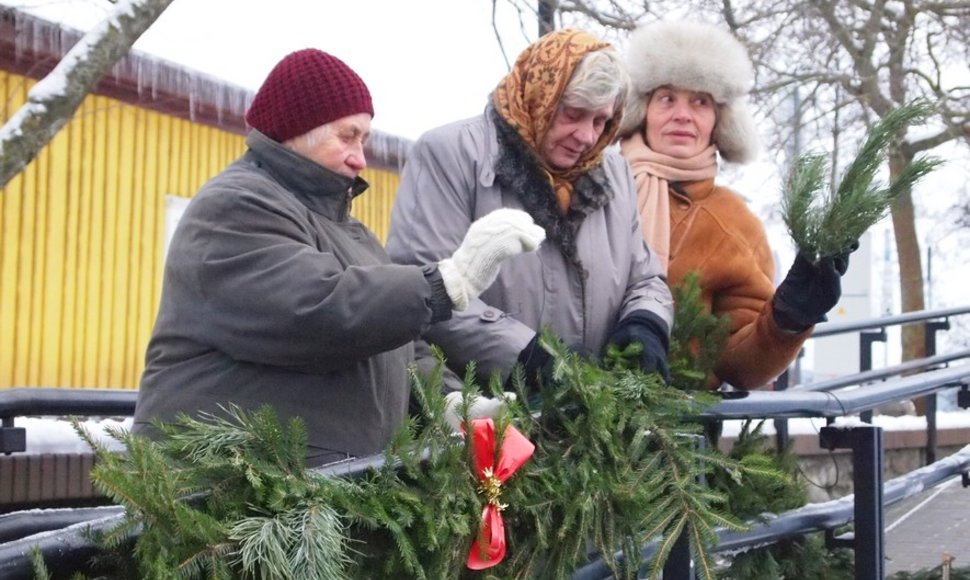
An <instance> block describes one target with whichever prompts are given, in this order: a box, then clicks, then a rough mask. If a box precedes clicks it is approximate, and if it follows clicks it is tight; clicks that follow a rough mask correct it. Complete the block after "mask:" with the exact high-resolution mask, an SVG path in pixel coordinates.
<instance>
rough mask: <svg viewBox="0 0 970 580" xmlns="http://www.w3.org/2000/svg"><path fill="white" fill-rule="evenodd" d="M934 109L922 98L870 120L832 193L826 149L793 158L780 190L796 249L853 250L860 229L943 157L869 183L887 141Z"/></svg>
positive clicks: (820, 252)
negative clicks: (828, 187) (890, 179)
mask: <svg viewBox="0 0 970 580" xmlns="http://www.w3.org/2000/svg"><path fill="white" fill-rule="evenodd" d="M932 112H933V107H932V105H931V104H930V103H929V102H927V101H922V100H920V101H915V102H913V103H911V104H908V105H905V106H902V107H899V108H897V109H895V110H893V111H891V112H890V113H889V114H887V115H886V116H885V117H884V118H883V119H882V120H881V121H880V122H879V123H877V124H876V125H875V126H873V128H872V130H871V131H870V133H869V135H868V136H867V138H866V141H865V143H864V144H863V145H862V147H861V149H860V150H859V152H858V153H857V155H856V157H855V159H854V160H853V161H852V163H851V164H850V165H849V167H848V168H847V169H846V171H845V172H844V173H843V174H842V178H841V180H840V181H839V185H838V188H837V189H836V191H835V192H834V193H832V192H828V191H826V190H825V189H826V188H825V183H826V179H825V176H826V174H827V173H828V163H827V160H826V156H825V155H821V154H805V155H802V156H800V157H798V158H797V159H796V160H795V162H794V163H793V164H792V168H791V170H790V172H789V175H788V178H787V182H786V186H785V191H784V193H783V196H782V213H783V216H784V221H785V225H786V226H787V227H788V231H789V234H790V235H791V237H792V240H793V241H794V242H795V246H796V247H797V248H798V251H799V252H800V253H802V254H803V255H805V256H806V257H807V258H809V259H810V260H811V261H813V262H814V261H817V260H818V259H820V258H824V257H833V256H838V255H840V254H844V253H846V252H848V251H851V249H852V245H853V244H854V243H855V242H857V241H858V240H859V238H860V237H861V236H862V234H864V233H865V232H866V230H868V229H869V228H870V227H871V226H872V225H873V224H875V223H876V222H878V221H879V220H881V219H882V218H883V217H885V216H886V214H887V212H888V211H889V208H890V206H891V205H892V203H893V201H894V200H895V199H896V197H897V196H898V195H899V194H900V193H901V192H903V191H908V190H909V189H910V188H912V186H913V185H914V184H915V183H916V182H918V181H919V180H920V179H921V178H922V177H924V176H925V175H926V174H928V173H930V172H931V171H933V170H934V169H935V168H936V167H937V166H939V165H940V164H941V163H942V161H941V160H939V159H936V158H932V157H925V156H924V157H918V158H916V159H914V160H913V162H912V163H910V165H909V166H908V167H906V169H905V170H904V171H903V172H902V174H901V175H899V176H898V177H897V178H896V179H895V181H893V182H892V183H891V184H890V185H888V186H880V185H878V184H873V180H874V178H875V175H876V173H877V171H878V170H879V168H880V166H881V165H882V163H883V162H884V161H885V157H886V151H887V149H888V148H889V146H890V145H891V144H892V143H893V142H894V141H895V140H897V139H898V138H899V136H900V135H901V134H902V133H903V132H904V131H905V129H906V127H908V126H909V125H911V124H913V123H915V122H918V121H922V120H924V119H926V118H927V117H928V116H929V115H930V114H931V113H932Z"/></svg>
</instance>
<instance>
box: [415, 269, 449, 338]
mask: <svg viewBox="0 0 970 580" xmlns="http://www.w3.org/2000/svg"><path fill="white" fill-rule="evenodd" d="M421 273H422V274H424V278H425V280H427V281H428V285H430V286H431V297H430V298H428V299H427V300H426V302H427V304H428V308H430V309H431V324H434V323H435V322H441V321H443V320H449V319H451V298H449V297H448V290H447V289H446V288H445V281H444V279H443V278H442V277H441V272H440V271H439V270H438V265H437V264H428V265H427V266H424V267H423V268H421Z"/></svg>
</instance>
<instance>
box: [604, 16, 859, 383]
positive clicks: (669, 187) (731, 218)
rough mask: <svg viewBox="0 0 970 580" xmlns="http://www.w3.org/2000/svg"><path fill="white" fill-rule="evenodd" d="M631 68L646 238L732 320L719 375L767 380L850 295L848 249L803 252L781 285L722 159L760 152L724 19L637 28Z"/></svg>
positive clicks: (629, 132)
mask: <svg viewBox="0 0 970 580" xmlns="http://www.w3.org/2000/svg"><path fill="white" fill-rule="evenodd" d="M627 68H628V70H629V72H630V76H631V77H632V80H633V88H634V95H633V97H632V98H631V100H630V101H629V102H628V103H627V113H626V115H625V117H624V121H623V126H622V127H621V128H620V136H621V141H620V147H621V151H622V154H623V156H624V157H626V159H627V160H628V161H629V162H630V165H631V167H632V168H633V173H634V176H635V178H636V184H637V193H638V206H639V211H640V217H641V226H642V227H643V236H644V239H645V240H646V241H647V243H648V244H649V245H650V247H651V248H653V250H654V251H655V253H656V255H657V256H658V258H659V259H660V260H661V261H662V262H663V263H664V265H665V266H666V268H667V272H668V281H669V282H670V284H671V285H672V286H676V285H678V284H680V283H681V282H682V281H683V280H684V278H685V276H686V275H687V274H688V273H690V272H692V271H696V272H698V273H699V274H700V286H701V297H702V300H703V301H704V302H705V303H706V305H707V307H708V308H709V309H710V311H711V312H713V313H714V314H715V315H718V316H728V317H730V336H729V338H728V343H727V346H726V348H725V349H724V351H723V352H722V354H721V357H720V359H719V360H718V362H717V365H716V367H715V369H714V376H712V377H710V380H709V384H710V386H711V387H716V386H718V385H720V384H721V382H727V383H730V384H731V385H733V386H735V387H739V388H745V389H747V388H757V387H761V386H764V385H765V384H766V383H768V382H769V381H771V380H772V379H774V378H775V377H777V376H778V375H779V374H781V372H782V371H784V370H785V368H786V367H787V366H788V365H789V364H790V363H791V362H792V360H794V358H795V356H796V355H797V354H798V351H799V349H800V348H801V346H802V343H804V342H805V340H806V339H807V338H808V336H809V335H810V334H811V331H812V328H813V327H814V325H815V323H816V322H819V321H822V320H824V319H825V313H826V312H828V311H829V310H830V309H831V308H832V307H833V306H835V304H836V302H838V299H839V296H840V294H841V284H840V276H841V275H842V274H843V273H845V269H846V267H847V266H848V257H847V256H843V257H841V258H838V259H835V260H832V259H827V260H822V261H821V263H819V264H812V263H810V262H809V261H808V260H806V259H805V258H803V257H801V256H799V257H797V258H796V259H795V263H794V265H793V266H792V268H791V270H790V271H789V272H788V276H787V277H786V278H785V280H784V281H783V282H782V284H781V286H779V288H778V289H777V291H776V290H775V287H774V284H773V275H774V264H773V261H772V257H771V250H770V248H769V247H768V239H767V237H766V235H765V230H764V226H763V225H762V224H761V221H760V220H759V219H758V218H757V217H756V216H755V215H754V214H753V213H752V212H751V210H749V209H748V207H747V204H746V203H745V201H744V199H743V198H742V197H741V196H740V195H738V194H737V193H735V192H733V191H731V190H729V189H727V188H725V187H721V186H718V185H716V184H715V183H714V178H715V176H716V175H717V159H718V156H719V155H720V157H721V159H722V160H723V161H728V162H733V163H745V162H748V161H750V160H752V159H753V158H754V156H755V154H756V151H757V131H756V129H755V124H754V120H753V119H752V118H751V115H750V113H749V112H748V108H747V104H746V102H745V98H746V95H747V93H748V91H749V90H750V89H751V86H752V83H753V80H754V70H753V68H752V66H751V61H750V60H749V59H748V54H747V51H746V50H745V49H744V47H743V46H742V45H741V43H740V42H738V41H737V39H735V38H734V37H733V36H732V35H731V34H730V33H728V32H726V31H724V30H721V29H719V28H717V27H715V26H712V25H708V24H701V23H688V22H657V23H654V24H650V25H647V26H644V27H642V28H640V29H639V30H637V31H636V32H634V33H633V36H632V37H631V39H630V45H629V49H628V53H627Z"/></svg>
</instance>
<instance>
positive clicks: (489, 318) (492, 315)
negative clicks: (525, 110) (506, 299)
mask: <svg viewBox="0 0 970 580" xmlns="http://www.w3.org/2000/svg"><path fill="white" fill-rule="evenodd" d="M481 319H482V320H484V321H486V322H494V321H495V320H498V311H496V310H493V309H491V308H488V309H486V310H485V311H484V312H482V316H481Z"/></svg>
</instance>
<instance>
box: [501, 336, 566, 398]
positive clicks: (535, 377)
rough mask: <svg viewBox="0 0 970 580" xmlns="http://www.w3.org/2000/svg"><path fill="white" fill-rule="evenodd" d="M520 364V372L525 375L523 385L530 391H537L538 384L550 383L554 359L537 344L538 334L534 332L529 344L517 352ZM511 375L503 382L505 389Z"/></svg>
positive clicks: (507, 386)
mask: <svg viewBox="0 0 970 580" xmlns="http://www.w3.org/2000/svg"><path fill="white" fill-rule="evenodd" d="M517 362H518V363H519V364H520V365H522V371H523V372H522V374H523V376H524V377H525V385H526V387H527V389H528V391H529V392H530V393H537V392H539V385H540V384H543V385H549V384H551V383H552V367H553V364H554V359H553V358H552V355H551V354H549V353H548V352H546V349H544V348H542V346H541V345H539V334H538V333H536V335H535V336H533V337H532V340H530V341H529V344H527V345H526V346H525V348H523V349H522V352H520V353H519V359H518V361H517ZM511 380H512V377H511V376H509V380H508V381H507V382H506V383H505V384H506V387H505V389H506V390H510V385H509V383H510V382H511Z"/></svg>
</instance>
